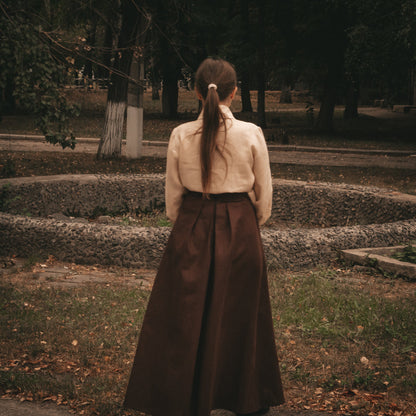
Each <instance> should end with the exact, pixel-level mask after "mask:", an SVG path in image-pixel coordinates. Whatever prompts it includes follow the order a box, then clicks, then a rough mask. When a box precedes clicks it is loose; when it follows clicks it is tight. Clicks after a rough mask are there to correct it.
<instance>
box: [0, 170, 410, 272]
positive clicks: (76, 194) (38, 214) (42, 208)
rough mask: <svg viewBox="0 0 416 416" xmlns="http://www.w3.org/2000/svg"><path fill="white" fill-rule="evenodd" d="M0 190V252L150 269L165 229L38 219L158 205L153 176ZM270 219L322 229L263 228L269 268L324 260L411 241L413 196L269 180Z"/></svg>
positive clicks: (21, 184)
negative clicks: (271, 187)
mask: <svg viewBox="0 0 416 416" xmlns="http://www.w3.org/2000/svg"><path fill="white" fill-rule="evenodd" d="M0 189H2V191H1V192H2V195H1V198H0V208H1V210H2V211H3V213H0V255H13V254H14V255H17V256H29V255H32V254H35V255H38V256H47V255H50V254H52V255H54V256H55V257H56V258H58V259H60V260H65V261H72V262H77V263H84V264H96V263H97V264H103V265H107V264H108V265H109V264H116V265H123V266H130V267H157V265H158V263H159V261H160V257H161V254H162V253H163V249H164V247H165V244H166V241H167V238H168V236H169V233H170V229H169V228H144V227H125V226H109V225H103V224H96V223H94V224H93V223H86V222H85V221H84V222H83V221H82V220H77V219H73V220H71V221H62V220H55V219H50V218H42V216H48V215H51V214H56V213H64V214H67V215H69V214H72V215H73V214H76V215H83V216H89V215H93V214H94V212H96V211H97V210H98V211H100V212H101V213H102V212H104V211H105V212H108V213H111V212H135V211H136V210H138V211H146V210H151V209H153V208H154V207H161V206H163V204H164V178H163V176H161V175H145V176H134V175H117V176H100V175H63V176H54V177H42V178H21V179H9V180H1V181H0ZM18 214H26V215H18ZM27 214H30V216H28V215H27ZM273 217H274V218H275V219H277V220H279V221H283V222H288V223H290V222H292V221H294V222H297V223H302V224H305V225H309V224H314V225H320V226H324V228H314V229H304V228H300V229H294V230H278V229H263V230H262V237H263V241H264V247H265V253H266V258H267V260H268V263H269V265H270V266H271V267H273V268H293V269H297V268H301V267H307V266H315V265H318V264H328V263H330V262H332V261H334V260H336V259H337V257H338V253H339V251H340V250H342V249H348V248H359V247H380V246H389V245H395V244H401V243H407V242H409V241H411V240H415V239H416V219H415V218H416V197H415V196H411V195H404V194H400V193H397V192H389V191H386V190H380V189H377V188H366V187H359V186H349V185H334V184H322V183H306V182H297V181H286V180H276V181H274V206H273ZM351 224H364V225H351ZM333 225H348V226H344V227H340V226H334V227H333Z"/></svg>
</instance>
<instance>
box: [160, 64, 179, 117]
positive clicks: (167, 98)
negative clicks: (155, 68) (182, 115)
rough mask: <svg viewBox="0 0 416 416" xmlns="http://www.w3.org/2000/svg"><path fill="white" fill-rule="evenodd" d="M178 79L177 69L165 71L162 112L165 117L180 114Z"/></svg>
mask: <svg viewBox="0 0 416 416" xmlns="http://www.w3.org/2000/svg"><path fill="white" fill-rule="evenodd" d="M178 92H179V91H178V80H177V77H176V71H172V70H171V71H170V72H167V73H166V72H165V73H164V76H163V88H162V114H163V115H164V116H165V117H169V118H171V117H176V116H177V115H178Z"/></svg>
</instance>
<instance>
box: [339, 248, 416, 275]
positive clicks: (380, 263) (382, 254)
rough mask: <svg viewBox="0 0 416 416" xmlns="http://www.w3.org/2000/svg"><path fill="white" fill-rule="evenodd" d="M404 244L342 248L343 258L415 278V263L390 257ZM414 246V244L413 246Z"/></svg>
mask: <svg viewBox="0 0 416 416" xmlns="http://www.w3.org/2000/svg"><path fill="white" fill-rule="evenodd" d="M405 247H406V246H394V247H380V248H359V249H355V250H342V256H343V258H344V259H345V260H347V261H349V262H352V263H358V264H361V265H363V266H372V267H374V266H375V267H378V268H380V269H382V270H384V271H386V272H388V273H392V274H394V275H398V276H404V277H407V278H409V279H416V264H413V263H408V262H406V261H400V260H396V259H394V258H392V257H390V255H391V254H393V253H394V252H396V251H398V250H401V249H404V248H405ZM413 247H414V248H416V247H415V246H413Z"/></svg>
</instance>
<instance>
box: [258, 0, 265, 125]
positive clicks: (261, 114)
mask: <svg viewBox="0 0 416 416" xmlns="http://www.w3.org/2000/svg"><path fill="white" fill-rule="evenodd" d="M264 13H265V3H264V0H261V1H259V2H258V20H257V25H258V26H257V38H258V43H257V124H258V125H259V126H260V127H261V128H263V129H264V128H266V76H265V63H266V60H265V46H264V42H265V27H264V24H265V22H264Z"/></svg>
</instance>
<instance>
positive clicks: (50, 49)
mask: <svg viewBox="0 0 416 416" xmlns="http://www.w3.org/2000/svg"><path fill="white" fill-rule="evenodd" d="M46 5H48V3H47V2H46ZM31 6H34V4H33V3H31V4H27V3H26V2H21V1H19V0H18V1H16V2H15V3H13V5H12V6H6V5H5V4H4V3H2V4H1V10H0V11H1V13H0V89H1V90H2V100H1V109H0V111H4V109H5V107H7V106H8V107H9V109H10V106H12V107H13V105H14V103H16V104H17V105H18V106H19V107H20V108H21V109H23V110H24V111H27V112H30V113H32V114H34V115H35V120H36V125H37V127H38V128H39V129H40V131H41V132H42V134H44V135H45V138H46V140H47V141H49V142H50V143H53V144H60V145H61V146H62V147H63V148H65V147H71V148H74V147H75V144H76V141H75V136H74V134H73V132H72V131H71V129H70V127H69V125H68V119H69V118H70V117H73V116H75V115H77V114H78V113H79V109H78V108H77V107H76V106H74V105H69V104H68V102H67V100H66V98H65V96H64V94H63V91H62V86H63V84H64V83H65V81H66V80H67V77H68V67H69V66H70V62H71V57H70V56H65V55H63V54H62V51H59V50H57V49H56V48H55V43H54V42H55V39H54V38H53V37H52V36H51V35H50V33H49V32H47V31H45V30H44V29H43V27H42V26H41V24H40V23H41V21H42V22H44V20H40V19H38V18H37V16H38V14H36V13H33V10H31ZM42 12H43V13H44V14H45V13H46V14H48V10H46V11H45V10H41V12H40V15H42ZM49 17H50V13H49ZM46 22H47V21H46ZM44 23H45V22H44Z"/></svg>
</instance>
